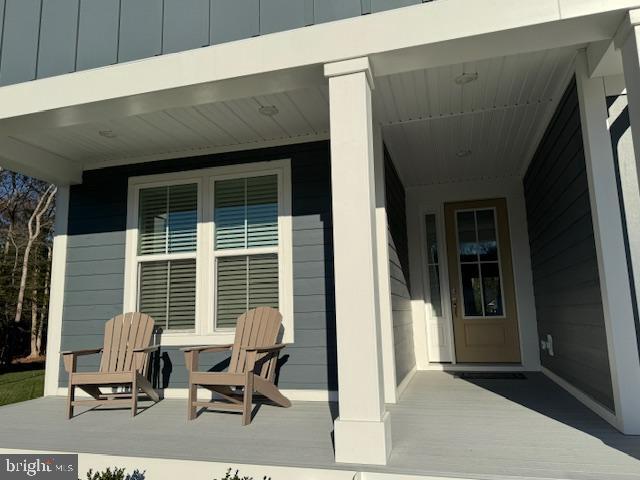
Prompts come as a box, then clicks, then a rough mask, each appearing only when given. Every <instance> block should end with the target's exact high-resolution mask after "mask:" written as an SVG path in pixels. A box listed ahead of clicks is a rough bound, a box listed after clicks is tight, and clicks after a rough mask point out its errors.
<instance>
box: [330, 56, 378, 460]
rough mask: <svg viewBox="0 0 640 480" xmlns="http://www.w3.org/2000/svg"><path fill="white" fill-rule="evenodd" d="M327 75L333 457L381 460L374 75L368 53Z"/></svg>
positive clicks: (336, 66)
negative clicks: (335, 412) (335, 407)
mask: <svg viewBox="0 0 640 480" xmlns="http://www.w3.org/2000/svg"><path fill="white" fill-rule="evenodd" d="M325 75H326V76H327V77H329V97H330V99H329V106H330V121H331V184H332V186H331V189H332V206H333V239H334V273H335V290H336V337H337V348H338V391H339V397H338V398H339V402H340V405H339V412H340V413H339V417H338V419H336V421H335V425H334V436H335V454H336V461H337V462H345V463H364V464H379V465H383V464H385V463H386V461H387V458H388V456H389V453H390V451H391V430H390V425H389V415H388V413H387V412H385V404H384V386H383V369H382V348H381V338H380V304H379V288H378V287H379V281H378V265H377V262H378V259H377V239H376V198H375V174H374V143H373V142H374V140H373V137H374V133H373V132H374V130H373V122H372V109H371V90H372V87H373V76H372V74H371V69H370V66H369V60H368V59H367V58H358V59H353V60H346V61H342V62H337V63H332V64H327V65H325Z"/></svg>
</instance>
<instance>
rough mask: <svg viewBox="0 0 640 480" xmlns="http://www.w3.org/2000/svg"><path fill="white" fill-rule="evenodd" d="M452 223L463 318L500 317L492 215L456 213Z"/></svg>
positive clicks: (489, 211)
mask: <svg viewBox="0 0 640 480" xmlns="http://www.w3.org/2000/svg"><path fill="white" fill-rule="evenodd" d="M456 219H457V228H458V232H457V234H458V257H459V261H460V276H461V277H460V282H461V292H462V303H463V306H464V316H465V317H497V316H503V315H504V305H503V299H502V286H501V279H500V261H499V256H498V237H497V229H496V218H495V211H494V210H493V209H479V210H466V211H459V212H457V213H456Z"/></svg>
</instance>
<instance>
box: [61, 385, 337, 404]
mask: <svg viewBox="0 0 640 480" xmlns="http://www.w3.org/2000/svg"><path fill="white" fill-rule="evenodd" d="M280 391H281V392H282V394H283V395H284V396H285V397H287V398H288V399H289V400H292V401H294V402H337V401H338V392H336V391H334V390H301V389H291V390H287V389H285V390H280ZM160 393H161V397H162V398H166V399H178V400H183V399H184V400H186V399H187V389H186V388H165V389H164V390H160ZM56 395H58V396H66V395H67V388H65V387H60V388H58V389H57V391H56ZM76 396H78V397H88V395H87V394H86V393H84V392H82V391H80V390H76Z"/></svg>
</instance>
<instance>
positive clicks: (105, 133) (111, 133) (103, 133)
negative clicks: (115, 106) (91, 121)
mask: <svg viewBox="0 0 640 480" xmlns="http://www.w3.org/2000/svg"><path fill="white" fill-rule="evenodd" d="M98 135H100V136H101V137H104V138H116V137H117V136H118V135H116V134H115V132H114V131H113V130H99V131H98Z"/></svg>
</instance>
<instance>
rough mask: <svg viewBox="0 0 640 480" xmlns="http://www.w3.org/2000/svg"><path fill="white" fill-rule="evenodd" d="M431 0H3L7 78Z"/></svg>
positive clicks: (2, 72)
mask: <svg viewBox="0 0 640 480" xmlns="http://www.w3.org/2000/svg"><path fill="white" fill-rule="evenodd" d="M430 1H433V0H0V85H9V84H12V83H19V82H26V81H29V80H34V79H36V78H44V77H49V76H52V75H59V74H63V73H68V72H73V71H79V70H86V69H90V68H97V67H102V66H106V65H112V64H115V63H119V62H127V61H132V60H138V59H141V58H149V57H153V56H156V55H161V54H165V53H175V52H180V51H184V50H189V49H193V48H200V47H203V46H208V45H216V44H219V43H224V42H229V41H233V40H240V39H244V38H250V37H255V36H258V35H263V34H269V33H274V32H280V31H284V30H291V29H295V28H302V27H305V26H308V25H314V24H317V23H325V22H330V21H335V20H340V19H343V18H350V17H357V16H360V15H366V14H370V13H375V12H379V11H382V10H390V9H393V8H400V7H405V6H408V5H414V4H418V3H426V2H430ZM3 16H4V18H3Z"/></svg>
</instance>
